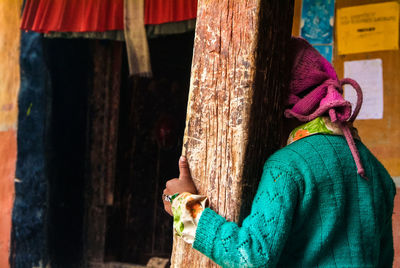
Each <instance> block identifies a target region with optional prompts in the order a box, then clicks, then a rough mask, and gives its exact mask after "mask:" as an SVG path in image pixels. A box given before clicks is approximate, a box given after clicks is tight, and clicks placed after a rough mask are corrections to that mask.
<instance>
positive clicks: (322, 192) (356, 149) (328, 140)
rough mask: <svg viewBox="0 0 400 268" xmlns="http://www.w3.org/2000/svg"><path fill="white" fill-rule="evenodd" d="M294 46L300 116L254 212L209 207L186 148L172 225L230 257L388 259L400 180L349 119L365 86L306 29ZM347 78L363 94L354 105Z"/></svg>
mask: <svg viewBox="0 0 400 268" xmlns="http://www.w3.org/2000/svg"><path fill="white" fill-rule="evenodd" d="M290 52H291V53H293V59H294V63H293V67H292V73H291V83H290V96H289V98H288V109H287V110H286V111H285V116H286V118H288V120H290V121H292V122H293V121H294V119H295V121H296V122H297V125H298V126H297V127H296V128H294V129H293V130H292V131H291V132H290V134H289V135H288V145H287V146H285V147H284V148H282V149H280V150H278V151H277V152H275V153H274V154H273V155H272V156H271V157H270V158H269V159H268V160H267V162H266V163H265V166H264V171H263V175H262V178H261V181H260V184H259V186H258V191H257V194H256V196H255V198H254V201H253V205H252V210H251V213H250V215H249V216H248V217H247V218H246V219H245V220H244V221H243V224H242V226H238V225H237V224H236V223H233V222H227V221H226V220H225V219H224V218H223V217H221V216H220V215H218V214H217V213H215V212H214V211H213V210H211V209H210V208H207V207H206V206H207V204H206V202H207V201H206V197H204V196H199V195H195V194H196V193H197V191H196V188H195V186H194V184H193V181H192V178H191V176H190V172H189V169H188V163H187V162H186V159H185V158H184V157H181V159H180V161H179V168H180V178H179V179H173V180H170V181H168V183H167V187H166V189H165V190H164V205H165V209H166V211H167V212H169V213H170V214H173V216H174V228H175V231H176V232H177V233H178V234H179V235H181V236H182V238H183V239H184V240H185V241H186V242H188V243H192V244H193V247H194V248H195V249H197V250H199V251H200V252H202V253H203V254H205V255H207V256H208V257H209V258H211V259H212V260H214V261H215V262H216V263H218V264H220V265H221V266H223V267H275V266H280V267H297V266H304V267H316V266H328V267H391V265H392V262H393V237H392V223H391V222H392V221H391V216H392V212H393V199H394V195H395V186H394V184H393V181H392V179H391V177H390V176H389V174H388V172H387V171H386V170H385V168H384V167H383V166H382V165H381V163H379V161H378V160H377V159H376V158H375V157H374V156H373V155H372V154H371V152H370V151H369V150H368V149H367V148H366V147H365V146H364V145H363V144H362V142H361V141H360V140H359V137H358V136H357V132H356V130H355V129H354V128H353V127H352V122H353V121H354V119H355V117H356V116H357V114H358V112H359V110H360V107H361V102H362V94H361V89H360V87H359V85H358V84H357V83H356V82H355V81H353V80H351V79H343V80H341V81H339V80H338V78H337V75H336V72H335V71H334V69H333V67H332V66H331V64H330V63H329V62H328V61H326V60H325V59H324V58H323V57H322V56H321V55H320V54H319V53H318V52H317V51H316V50H315V49H314V48H313V47H312V46H311V45H310V44H308V43H307V42H306V41H305V40H304V39H300V38H292V41H291V51H290ZM344 84H350V85H352V86H353V87H354V89H355V90H356V91H357V94H358V102H357V105H356V107H355V110H354V113H353V115H351V105H350V103H349V102H347V101H345V100H344V99H343V97H342V86H343V85H344ZM170 201H171V202H172V208H171V202H170ZM172 212H173V213H172Z"/></svg>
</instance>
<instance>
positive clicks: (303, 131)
mask: <svg viewBox="0 0 400 268" xmlns="http://www.w3.org/2000/svg"><path fill="white" fill-rule="evenodd" d="M350 130H351V134H352V135H353V138H354V139H358V140H360V137H359V136H358V133H357V129H356V128H354V127H353V126H352V125H350ZM315 134H329V135H343V132H342V129H341V128H340V127H339V125H338V124H337V123H332V122H331V121H330V119H329V117H317V118H315V119H314V120H312V121H310V122H307V123H305V124H303V125H301V126H298V127H296V128H295V129H294V130H293V131H292V132H291V133H290V134H289V138H288V141H287V144H288V145H289V144H291V143H293V142H295V141H297V140H300V139H302V138H305V137H308V136H311V135H315Z"/></svg>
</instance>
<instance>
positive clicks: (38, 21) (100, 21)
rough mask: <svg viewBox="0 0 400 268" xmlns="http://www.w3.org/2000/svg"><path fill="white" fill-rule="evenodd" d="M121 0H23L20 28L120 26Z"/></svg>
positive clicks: (107, 28) (98, 29) (101, 29)
mask: <svg viewBox="0 0 400 268" xmlns="http://www.w3.org/2000/svg"><path fill="white" fill-rule="evenodd" d="M123 2H124V1H123V0H27V1H26V4H25V8H24V12H23V15H22V22H21V29H23V30H31V31H35V32H41V33H48V32H104V31H111V30H123V29H124V16H123V15H124V14H123V13H124V9H123V7H124V3H123Z"/></svg>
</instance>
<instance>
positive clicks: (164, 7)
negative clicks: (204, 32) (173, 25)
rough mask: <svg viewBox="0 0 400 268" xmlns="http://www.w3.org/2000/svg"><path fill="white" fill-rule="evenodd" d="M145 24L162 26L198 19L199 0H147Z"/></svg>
mask: <svg viewBox="0 0 400 268" xmlns="http://www.w3.org/2000/svg"><path fill="white" fill-rule="evenodd" d="M145 4H146V5H145V14H144V23H145V24H162V23H167V22H177V21H183V20H190V19H194V18H196V15H197V0H145Z"/></svg>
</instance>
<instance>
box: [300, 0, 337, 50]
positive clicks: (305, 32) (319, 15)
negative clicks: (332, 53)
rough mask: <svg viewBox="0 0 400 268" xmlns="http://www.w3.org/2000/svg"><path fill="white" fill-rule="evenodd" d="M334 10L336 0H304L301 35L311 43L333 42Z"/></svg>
mask: <svg viewBox="0 0 400 268" xmlns="http://www.w3.org/2000/svg"><path fill="white" fill-rule="evenodd" d="M334 12H335V1H334V0H303V7H302V11H301V36H302V37H303V38H305V39H307V41H308V42H310V43H311V44H331V43H332V42H333V22H334Z"/></svg>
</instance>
